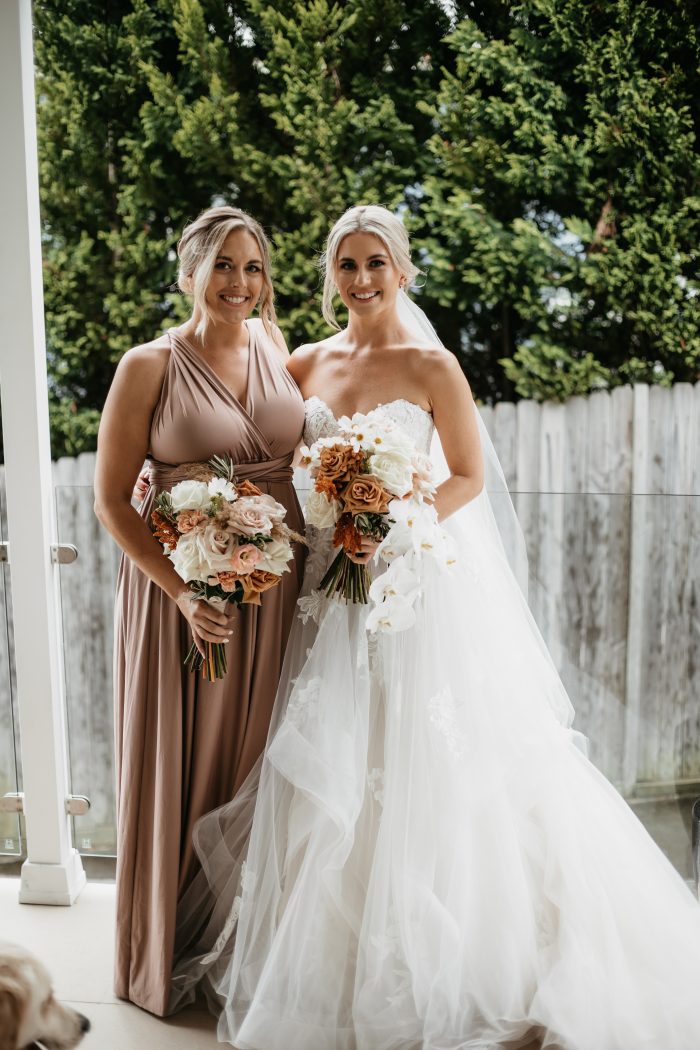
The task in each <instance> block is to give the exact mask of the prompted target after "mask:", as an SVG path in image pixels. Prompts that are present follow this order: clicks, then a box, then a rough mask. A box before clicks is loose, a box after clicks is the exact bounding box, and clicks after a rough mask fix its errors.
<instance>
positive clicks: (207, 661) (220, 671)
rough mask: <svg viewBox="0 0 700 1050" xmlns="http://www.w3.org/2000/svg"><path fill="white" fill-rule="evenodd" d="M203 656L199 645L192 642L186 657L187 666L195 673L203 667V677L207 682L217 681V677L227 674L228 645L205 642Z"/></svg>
mask: <svg viewBox="0 0 700 1050" xmlns="http://www.w3.org/2000/svg"><path fill="white" fill-rule="evenodd" d="M204 653H205V655H204V656H202V654H201V653H200V651H199V649H198V648H197V646H196V645H195V644H194V642H192V645H191V646H190V649H189V652H188V653H187V656H186V657H185V659H184V664H185V667H189V669H190V671H191V672H192V673H193V674H194V673H195V672H197V671H199V670H200V668H201V671H202V678H204V679H206V681H207V682H215V681H216V679H217V678H223V677H224V675H225V674H226V669H227V667H228V664H227V662H226V646H225V644H224V643H223V642H205V643H204Z"/></svg>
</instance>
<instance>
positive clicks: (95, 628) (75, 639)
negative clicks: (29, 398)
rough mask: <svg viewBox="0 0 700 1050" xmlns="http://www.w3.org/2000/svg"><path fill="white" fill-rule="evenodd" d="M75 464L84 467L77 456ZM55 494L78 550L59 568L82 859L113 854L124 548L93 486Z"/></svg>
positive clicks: (60, 521) (61, 522) (60, 522)
mask: <svg viewBox="0 0 700 1050" xmlns="http://www.w3.org/2000/svg"><path fill="white" fill-rule="evenodd" d="M66 463H67V461H65V460H63V461H61V467H62V468H64V469H65V467H66ZM68 463H70V461H68ZM74 466H75V469H79V468H80V458H79V459H78V460H77V461H75V465H74ZM55 495H56V518H57V529H58V539H59V542H60V543H63V544H69V543H70V544H73V545H74V546H75V547H77V548H78V558H77V560H76V561H74V562H72V563H71V564H67V565H61V567H60V569H59V576H60V594H61V618H62V630H63V664H64V673H65V689H66V716H67V722H68V749H69V756H70V783H71V792H72V794H74V795H86V796H87V797H88V798H89V799H90V802H91V807H90V810H89V812H88V813H87V814H86V815H85V816H79V817H74V818H73V825H74V829H73V842H74V844H75V846H76V848H77V849H78V850H79V851H80V852H81V853H83V854H86V855H93V856H113V855H114V854H115V853H116V827H115V799H114V731H113V702H112V639H113V622H114V590H115V586H116V575H117V567H118V563H119V550H118V548H117V547H116V545H115V544H114V542H113V541H112V539H111V538H110V536H109V535H108V533H107V532H106V531H105V530H104V529H103V528H102V527H101V526H100V524H99V522H98V521H97V519H96V517H95V515H94V512H93V501H94V493H93V488H92V485H62V484H61V485H57V486H56V488H55Z"/></svg>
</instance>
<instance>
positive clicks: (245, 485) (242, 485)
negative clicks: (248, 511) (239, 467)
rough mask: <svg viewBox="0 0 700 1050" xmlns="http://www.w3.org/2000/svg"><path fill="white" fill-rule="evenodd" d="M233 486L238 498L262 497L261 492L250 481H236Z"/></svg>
mask: <svg viewBox="0 0 700 1050" xmlns="http://www.w3.org/2000/svg"><path fill="white" fill-rule="evenodd" d="M234 484H235V486H236V492H237V493H238V495H239V496H262V490H261V489H259V488H258V486H257V485H254V484H253V482H252V481H236V482H234Z"/></svg>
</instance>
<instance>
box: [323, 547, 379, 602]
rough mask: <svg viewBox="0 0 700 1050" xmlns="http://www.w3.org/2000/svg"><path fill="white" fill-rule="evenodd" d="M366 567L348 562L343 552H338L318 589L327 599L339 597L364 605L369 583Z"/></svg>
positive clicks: (367, 597) (366, 599) (367, 568)
mask: <svg viewBox="0 0 700 1050" xmlns="http://www.w3.org/2000/svg"><path fill="white" fill-rule="evenodd" d="M371 582H372V581H371V579H370V575H369V566H368V565H357V564H356V563H355V562H354V561H350V559H349V558H348V556H347V554H346V553H345V551H344V550H341V551H338V553H337V554H336V556H335V558H334V559H333V561H332V562H331V565H330V568H329V569H328V572H327V573H326V575H325V576H324V577H323V579H322V580H321V583H320V584H319V587H320V589H321V590H324V591H325V592H326V594H327V596H328V597H329V598H332V597H333V595H334V594H338V595H340V597H341V598H345V600H346V601H349V602H356V603H358V604H360V605H366V604H367V602H368V600H369V587H370V583H371Z"/></svg>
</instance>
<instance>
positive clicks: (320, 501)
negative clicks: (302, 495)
mask: <svg viewBox="0 0 700 1050" xmlns="http://www.w3.org/2000/svg"><path fill="white" fill-rule="evenodd" d="M304 516H305V517H306V520H307V521H308V522H309V524H310V525H315V526H316V528H317V529H329V528H331V526H332V525H335V523H336V521H337V520H338V518H339V517H340V503H339V502H338V500H337V499H328V497H327V496H326V495H324V493H323V492H317V491H316V490H315V489H313V490H312V491H311V492H310V493H309V495H308V498H307V500H306V506H305V507H304Z"/></svg>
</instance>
